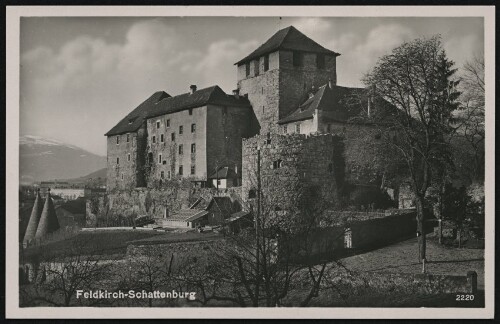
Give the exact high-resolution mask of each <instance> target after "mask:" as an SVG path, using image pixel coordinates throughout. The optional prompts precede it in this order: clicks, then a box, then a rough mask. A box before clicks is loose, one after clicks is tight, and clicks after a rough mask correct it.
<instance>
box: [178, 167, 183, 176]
mask: <svg viewBox="0 0 500 324" xmlns="http://www.w3.org/2000/svg"><path fill="white" fill-rule="evenodd" d="M183 171H184V170H183V168H182V165H179V175H182V173H183Z"/></svg>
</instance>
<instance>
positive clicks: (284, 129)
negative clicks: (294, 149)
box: [283, 125, 288, 134]
mask: <svg viewBox="0 0 500 324" xmlns="http://www.w3.org/2000/svg"><path fill="white" fill-rule="evenodd" d="M286 133H288V125H283V134H286Z"/></svg>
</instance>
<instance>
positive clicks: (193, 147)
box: [191, 143, 196, 153]
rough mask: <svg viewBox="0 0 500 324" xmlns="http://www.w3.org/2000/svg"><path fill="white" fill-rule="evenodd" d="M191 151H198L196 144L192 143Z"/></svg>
mask: <svg viewBox="0 0 500 324" xmlns="http://www.w3.org/2000/svg"><path fill="white" fill-rule="evenodd" d="M191 153H196V144H195V143H193V144H191Z"/></svg>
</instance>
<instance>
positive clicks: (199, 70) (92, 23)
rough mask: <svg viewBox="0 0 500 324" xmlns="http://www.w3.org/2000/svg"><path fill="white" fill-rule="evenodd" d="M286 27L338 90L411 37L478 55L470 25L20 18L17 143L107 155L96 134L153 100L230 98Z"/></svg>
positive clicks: (452, 52) (451, 53) (458, 57)
mask: <svg viewBox="0 0 500 324" xmlns="http://www.w3.org/2000/svg"><path fill="white" fill-rule="evenodd" d="M290 25H293V26H295V27H296V28H297V29H299V30H300V31H301V32H303V33H304V34H305V35H307V36H309V37H310V38H312V39H313V40H315V41H316V42H318V43H319V44H321V45H322V46H324V47H326V48H328V49H331V50H333V51H335V52H338V53H341V56H339V57H338V58H337V80H338V84H339V85H342V86H362V83H361V79H362V76H363V75H364V74H365V73H367V72H368V71H369V70H370V69H371V68H372V67H373V66H374V65H375V64H376V63H377V60H378V59H379V58H380V57H381V56H382V55H385V54H388V53H390V51H391V50H392V49H393V48H395V47H397V46H398V45H400V44H401V43H402V42H404V41H410V40H412V39H415V38H418V37H428V36H432V35H435V34H440V35H441V37H442V42H443V46H444V48H445V50H446V52H447V55H448V57H449V58H451V59H452V60H453V61H455V63H456V67H458V68H460V67H461V66H462V65H463V64H464V63H465V62H466V61H467V60H470V59H472V58H473V57H474V56H475V55H476V56H482V55H484V28H483V19H482V18H474V17H456V18H455V17H454V18H439V17H432V18H422V17H418V18H412V17H404V18H397V17H394V18H391V17H373V18H372V17H311V18H308V17H300V18H297V17H282V18H280V17H158V18H154V17H95V18H94V17H64V18H63V17H23V18H21V34H20V55H21V58H20V59H21V61H20V62H21V66H20V135H21V136H23V135H35V136H42V137H47V138H53V139H57V140H60V141H63V142H66V143H68V144H72V145H76V146H79V147H82V148H84V149H86V150H88V151H90V152H93V153H96V154H100V155H105V154H106V138H105V136H104V134H105V133H106V132H107V131H108V130H109V129H111V128H112V127H113V126H114V125H115V124H116V123H117V122H118V121H119V120H120V119H122V118H123V117H124V116H125V115H126V114H128V113H129V112H130V111H131V110H133V109H134V108H135V107H137V106H138V105H139V104H140V103H141V102H142V101H144V100H145V99H147V98H148V97H149V96H150V95H151V94H152V93H154V92H155V91H159V90H164V91H166V92H167V93H169V94H170V95H172V96H174V95H178V94H181V93H186V92H188V91H189V86H190V85H191V84H196V85H197V86H198V89H201V88H204V87H208V86H212V85H219V86H220V87H221V88H222V89H223V90H224V91H226V92H227V93H231V90H233V89H234V88H236V67H235V66H234V65H233V64H234V63H235V62H237V61H238V60H240V59H241V58H243V57H245V56H246V55H247V54H249V53H250V52H251V51H253V50H254V49H255V48H257V47H258V46H259V45H261V44H262V43H264V42H265V41H266V40H267V39H268V38H269V37H271V36H272V35H273V34H274V33H276V32H277V31H278V30H279V29H282V28H285V27H288V26H290Z"/></svg>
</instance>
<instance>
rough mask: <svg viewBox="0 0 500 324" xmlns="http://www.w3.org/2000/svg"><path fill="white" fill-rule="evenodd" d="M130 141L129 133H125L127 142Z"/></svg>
mask: <svg viewBox="0 0 500 324" xmlns="http://www.w3.org/2000/svg"><path fill="white" fill-rule="evenodd" d="M128 142H130V134H127V143H128Z"/></svg>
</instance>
